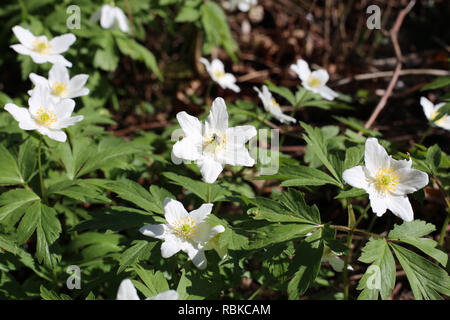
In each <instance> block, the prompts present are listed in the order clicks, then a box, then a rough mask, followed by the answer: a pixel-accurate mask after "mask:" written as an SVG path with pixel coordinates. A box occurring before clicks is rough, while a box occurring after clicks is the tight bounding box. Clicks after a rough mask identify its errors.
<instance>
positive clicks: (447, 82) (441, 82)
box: [420, 76, 450, 91]
mask: <svg viewBox="0 0 450 320" xmlns="http://www.w3.org/2000/svg"><path fill="white" fill-rule="evenodd" d="M447 86H450V77H449V76H443V77H438V78H436V79H435V80H433V81H432V82H430V83H429V84H427V85H426V86H424V87H423V88H422V89H420V91H425V90H434V89H439V88H444V87H447Z"/></svg>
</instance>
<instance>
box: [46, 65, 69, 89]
mask: <svg viewBox="0 0 450 320" xmlns="http://www.w3.org/2000/svg"><path fill="white" fill-rule="evenodd" d="M69 79H70V77H69V71H68V70H67V68H66V67H64V66H63V65H61V64H59V63H55V64H54V65H53V66H52V68H51V69H50V71H49V72H48V81H49V82H50V84H51V85H52V84H53V83H55V82H64V83H66V84H68V83H69Z"/></svg>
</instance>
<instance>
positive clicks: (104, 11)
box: [100, 4, 115, 29]
mask: <svg viewBox="0 0 450 320" xmlns="http://www.w3.org/2000/svg"><path fill="white" fill-rule="evenodd" d="M100 10H101V13H100V25H101V26H102V28H103V29H110V28H111V27H113V25H114V18H115V17H114V12H113V7H111V6H110V5H107V4H105V5H103V6H102V7H101V9H100Z"/></svg>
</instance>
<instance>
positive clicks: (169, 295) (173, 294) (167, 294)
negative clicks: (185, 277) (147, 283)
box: [146, 290, 178, 300]
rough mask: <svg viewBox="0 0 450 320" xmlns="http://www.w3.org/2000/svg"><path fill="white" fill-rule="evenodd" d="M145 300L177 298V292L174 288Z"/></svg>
mask: <svg viewBox="0 0 450 320" xmlns="http://www.w3.org/2000/svg"><path fill="white" fill-rule="evenodd" d="M146 300H178V293H177V292H176V291H175V290H167V291H164V292H161V293H159V294H157V295H156V296H154V297H150V298H147V299H146Z"/></svg>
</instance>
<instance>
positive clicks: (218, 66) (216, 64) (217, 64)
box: [211, 59, 225, 72]
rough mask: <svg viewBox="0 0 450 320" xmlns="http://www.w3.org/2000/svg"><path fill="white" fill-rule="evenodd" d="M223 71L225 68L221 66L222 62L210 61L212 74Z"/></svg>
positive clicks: (217, 60)
mask: <svg viewBox="0 0 450 320" xmlns="http://www.w3.org/2000/svg"><path fill="white" fill-rule="evenodd" d="M224 70H225V66H224V65H223V62H222V61H220V60H219V59H214V60H213V61H211V71H212V72H217V71H221V72H224Z"/></svg>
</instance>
